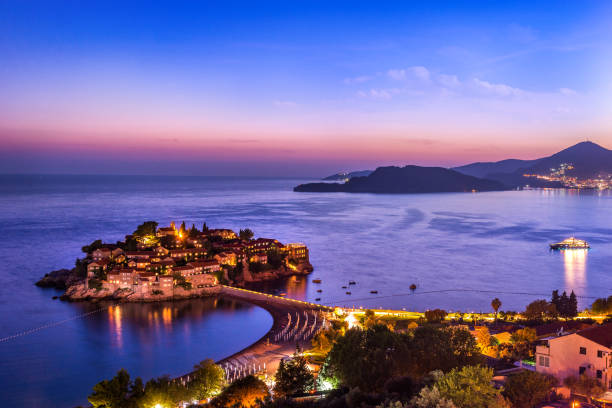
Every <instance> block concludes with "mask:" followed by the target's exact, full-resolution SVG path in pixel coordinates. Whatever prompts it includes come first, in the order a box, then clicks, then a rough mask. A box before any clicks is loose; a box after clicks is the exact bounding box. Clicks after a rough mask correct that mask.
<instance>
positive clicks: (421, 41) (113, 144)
mask: <svg viewBox="0 0 612 408" xmlns="http://www.w3.org/2000/svg"><path fill="white" fill-rule="evenodd" d="M471 7H472V8H473V10H468V9H466V10H464V9H462V8H460V7H449V8H448V10H439V11H440V13H437V12H436V13H432V10H429V9H428V8H427V7H423V8H422V9H421V8H416V7H413V8H406V9H404V8H402V10H396V9H393V8H389V9H381V8H375V9H372V10H366V9H367V7H365V6H364V8H363V10H362V9H354V10H352V13H351V14H350V15H347V14H346V10H342V13H343V15H344V18H343V19H340V20H339V19H337V18H333V17H332V16H331V15H330V16H329V17H328V18H322V16H324V15H327V14H325V13H324V12H323V11H321V10H319V12H321V13H323V14H320V13H319V12H315V11H314V10H310V11H308V12H306V11H304V13H296V12H295V10H290V9H287V10H285V9H282V8H278V7H276V8H269V9H266V10H263V11H262V10H259V11H258V12H260V15H259V19H258V20H253V19H252V18H251V16H252V13H254V12H255V11H254V10H250V11H249V10H246V9H245V10H242V12H243V14H240V15H239V16H235V15H231V16H230V14H231V13H230V14H228V13H229V12H228V11H227V10H205V11H203V10H191V9H190V8H189V7H185V8H180V7H179V8H177V9H173V11H172V13H171V14H172V15H171V16H169V17H168V16H166V14H167V10H165V9H164V10H161V9H160V10H157V9H150V10H148V11H147V12H146V13H151V15H147V14H146V13H145V15H142V16H141V18H140V19H136V20H135V19H134V18H133V14H130V13H128V12H127V11H126V10H123V9H117V10H114V11H113V12H112V13H111V12H110V10H106V9H104V10H97V11H95V12H94V10H90V11H91V13H89V11H87V10H74V9H61V8H60V9H55V8H46V7H43V6H41V7H39V8H37V9H36V10H32V9H31V8H23V10H22V9H20V8H19V7H16V6H15V7H14V9H11V14H10V15H11V18H10V20H9V21H10V24H8V25H6V26H5V27H4V28H2V29H0V38H2V39H4V40H2V41H0V52H2V54H3V55H4V57H5V58H4V64H3V66H2V68H1V69H2V70H1V71H0V73H1V74H0V89H2V90H3V91H2V95H3V97H2V98H0V173H37V172H42V173H92V172H93V173H107V174H141V173H142V172H145V173H147V174H158V173H159V174H165V173H172V174H202V175H241V174H244V173H245V172H246V173H248V174H249V175H275V174H279V172H280V173H282V174H283V175H286V176H312V177H318V176H324V175H326V174H327V173H333V172H337V171H344V170H359V169H366V168H374V167H376V166H380V165H390V164H394V165H406V164H419V165H432V166H433V165H436V166H454V165H461V164H466V163H469V162H473V161H494V160H501V159H506V158H522V159H532V158H537V157H542V156H546V155H550V154H552V153H554V152H556V151H558V150H561V149H563V148H565V147H568V146H570V145H573V144H575V143H578V142H580V141H583V140H586V139H589V140H592V141H594V142H597V143H599V144H602V145H603V146H605V147H608V148H612V119H611V118H612V115H611V113H612V102H611V101H610V98H609V95H610V93H611V91H612V85H611V84H612V80H611V79H610V74H609V72H612V66H610V60H611V59H610V58H609V57H610V55H611V50H610V44H609V42H608V41H606V40H605V39H606V38H609V34H610V27H609V24H607V20H606V19H605V18H603V16H604V15H606V12H609V8H610V7H608V6H606V5H605V4H603V3H602V5H601V6H597V7H593V8H592V9H587V8H577V7H574V6H572V5H567V6H564V7H559V9H558V10H557V17H558V20H559V21H557V22H556V23H552V22H550V21H549V20H547V19H541V18H539V17H538V16H541V15H545V14H546V13H547V12H548V8H547V6H545V5H533V4H530V5H529V7H528V9H529V10H530V12H529V13H526V12H525V10H520V7H519V8H517V9H512V8H510V9H508V8H505V6H504V7H502V6H499V7H490V8H484V7H477V6H476V5H472V6H471ZM539 7H541V8H542V9H541V10H540V12H541V13H539V12H538V11H537V10H539V9H538V8H539ZM18 9H19V10H18ZM124 12H125V15H124ZM139 12H142V10H140V11H139ZM242 12H241V13H242ZM75 13H76V14H79V13H82V14H83V15H82V16H81V15H79V16H76V15H73V14H75ZM100 13H107V14H106V15H105V18H97V19H92V18H93V17H92V16H94V15H98V14H100ZM199 13H200V14H199ZM153 16H154V17H155V19H153V21H157V20H156V19H157V18H158V17H159V16H164V19H165V20H164V24H162V25H159V24H157V23H156V24H155V30H153V31H151V30H152V26H151V21H150V19H151V18H153ZM224 16H225V17H227V18H226V19H224ZM316 16H318V17H316ZM34 17H35V19H36V21H38V22H39V25H37V26H33V25H31V24H29V23H28V22H29V21H31V20H32V18H34ZM52 17H53V18H52ZM230 17H231V18H230ZM57 18H59V19H60V20H61V21H62V24H59V25H58V24H55V23H52V22H53V21H54V19H57ZM194 18H195V19H196V20H198V23H196V22H194ZM315 20H316V23H317V27H318V30H317V31H316V32H313V31H312V29H311V27H313V24H314V22H315ZM213 22H214V23H213ZM364 23H365V26H364V25H363V24H364ZM212 27H214V29H213V28H212ZM364 27H366V28H365V29H364ZM339 32H341V33H342V35H340V34H339ZM6 39H10V41H5V40H6ZM130 163H131V165H130Z"/></svg>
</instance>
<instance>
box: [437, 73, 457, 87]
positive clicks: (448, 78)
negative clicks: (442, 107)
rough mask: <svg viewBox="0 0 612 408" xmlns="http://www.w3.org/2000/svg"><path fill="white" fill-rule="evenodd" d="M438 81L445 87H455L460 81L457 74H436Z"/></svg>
mask: <svg viewBox="0 0 612 408" xmlns="http://www.w3.org/2000/svg"><path fill="white" fill-rule="evenodd" d="M438 83H440V85H442V86H444V87H446V88H457V87H459V86H460V85H461V81H459V78H457V75H446V74H440V75H438Z"/></svg>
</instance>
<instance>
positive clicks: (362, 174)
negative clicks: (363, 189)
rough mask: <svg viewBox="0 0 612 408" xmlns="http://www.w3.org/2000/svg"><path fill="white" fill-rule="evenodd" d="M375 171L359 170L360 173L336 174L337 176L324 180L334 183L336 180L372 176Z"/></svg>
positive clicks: (333, 175)
mask: <svg viewBox="0 0 612 408" xmlns="http://www.w3.org/2000/svg"><path fill="white" fill-rule="evenodd" d="M373 171H374V170H359V171H351V172H347V173H336V174H332V175H331V176H327V177H325V178H324V179H323V180H329V181H334V180H347V179H352V178H353V177H367V176H369V175H370V174H372V172H373Z"/></svg>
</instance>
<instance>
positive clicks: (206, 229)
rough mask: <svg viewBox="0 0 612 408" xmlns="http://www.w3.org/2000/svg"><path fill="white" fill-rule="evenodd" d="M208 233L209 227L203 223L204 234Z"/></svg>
mask: <svg viewBox="0 0 612 408" xmlns="http://www.w3.org/2000/svg"><path fill="white" fill-rule="evenodd" d="M206 231H208V225H206V223H205V222H203V223H202V232H206Z"/></svg>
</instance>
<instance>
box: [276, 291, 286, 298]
mask: <svg viewBox="0 0 612 408" xmlns="http://www.w3.org/2000/svg"><path fill="white" fill-rule="evenodd" d="M278 296H280V297H285V296H287V294H286V293H284V292H283V293H281V294H279V295H278Z"/></svg>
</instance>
